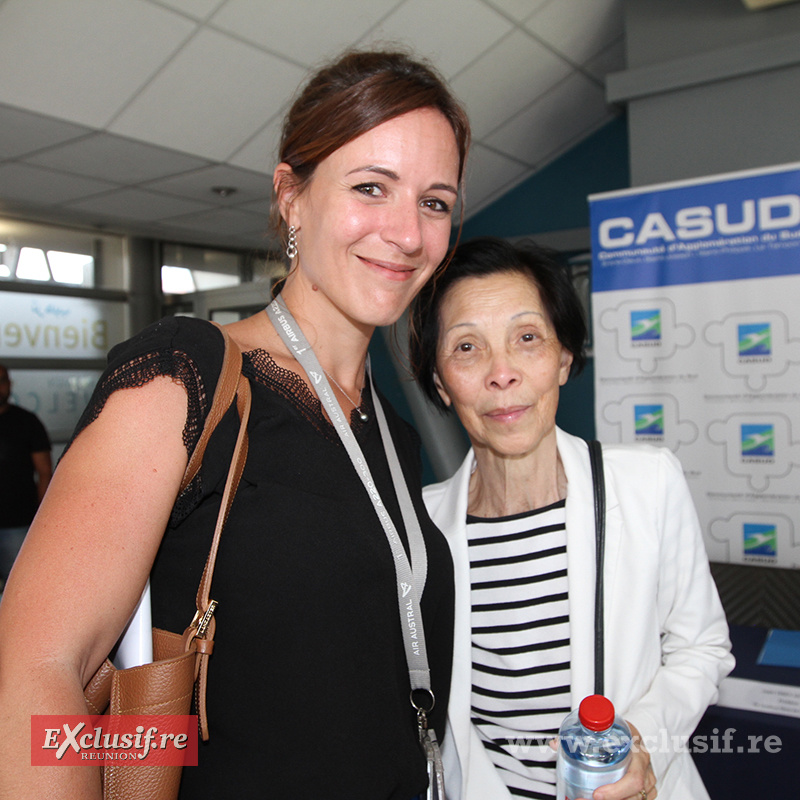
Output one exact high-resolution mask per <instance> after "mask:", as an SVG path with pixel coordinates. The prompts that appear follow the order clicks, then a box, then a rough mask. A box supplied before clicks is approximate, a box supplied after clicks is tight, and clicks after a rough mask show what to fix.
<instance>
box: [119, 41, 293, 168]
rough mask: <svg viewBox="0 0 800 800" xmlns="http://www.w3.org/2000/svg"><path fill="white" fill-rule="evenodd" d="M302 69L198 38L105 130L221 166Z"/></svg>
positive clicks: (255, 52) (232, 45) (245, 47)
mask: <svg viewBox="0 0 800 800" xmlns="http://www.w3.org/2000/svg"><path fill="white" fill-rule="evenodd" d="M303 75H304V70H302V69H300V68H299V67H297V66H294V65H292V64H288V63H286V62H285V61H281V60H280V59H278V58H276V57H275V56H271V55H268V54H267V53H264V52H262V51H261V50H258V49H257V48H255V47H252V46H250V45H247V44H244V43H243V42H240V41H237V40H235V39H232V38H231V37H230V36H226V35H224V34H221V33H217V32H216V31H209V30H204V31H201V32H200V33H199V34H198V35H197V36H196V37H194V38H193V39H192V41H191V42H190V43H189V44H188V45H187V46H186V47H185V48H184V49H183V50H181V52H180V53H179V54H178V55H177V56H176V57H175V58H174V59H173V60H172V61H171V62H170V63H169V64H168V65H167V66H166V67H165V68H164V69H163V70H162V71H161V72H160V73H159V75H158V76H157V77H156V78H155V79H154V80H153V82H152V83H150V85H149V86H147V88H146V89H145V90H144V91H143V92H142V93H141V94H140V95H139V96H138V97H136V98H135V100H134V101H133V102H132V103H131V105H130V106H129V107H128V108H126V109H125V111H123V112H122V114H120V116H119V117H118V118H117V119H116V120H115V121H114V123H113V125H111V127H110V129H111V130H112V131H113V132H115V133H120V134H123V135H125V136H130V137H132V138H134V139H144V140H147V141H151V142H154V143H156V144H160V145H162V146H164V147H171V148H173V149H176V150H182V151H184V152H189V153H194V154H196V155H200V156H205V157H206V158H210V159H212V160H214V161H224V160H225V159H227V157H228V156H230V154H231V153H232V152H234V151H235V150H237V149H238V148H239V147H240V145H241V144H242V143H243V142H245V141H247V139H249V138H250V137H251V136H252V135H253V133H254V132H255V131H257V130H258V129H259V128H260V127H261V126H262V125H263V124H264V122H265V120H266V119H267V118H268V117H269V116H271V115H272V114H273V113H274V112H273V109H276V108H280V107H281V106H282V105H283V104H284V103H285V102H286V99H287V97H289V96H290V95H291V94H292V93H293V92H294V90H295V88H296V87H297V84H298V83H299V81H300V80H301V78H302V77H303Z"/></svg>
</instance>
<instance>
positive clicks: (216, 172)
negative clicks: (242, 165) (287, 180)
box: [147, 164, 272, 205]
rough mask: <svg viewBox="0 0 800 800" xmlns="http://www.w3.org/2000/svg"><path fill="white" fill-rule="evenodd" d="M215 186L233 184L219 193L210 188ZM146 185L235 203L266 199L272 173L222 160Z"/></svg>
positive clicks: (171, 191) (202, 200)
mask: <svg viewBox="0 0 800 800" xmlns="http://www.w3.org/2000/svg"><path fill="white" fill-rule="evenodd" d="M215 186H226V187H233V188H234V189H236V191H235V192H234V193H232V194H230V195H228V196H227V197H223V196H221V195H219V194H215V193H214V192H213V191H212V188H213V187H215ZM147 188H148V189H153V190H155V191H159V192H166V193H167V194H175V195H179V196H180V197H187V198H193V199H195V200H199V201H201V202H205V203H213V204H215V205H232V204H234V203H235V204H237V205H239V204H241V203H246V202H252V201H255V200H259V199H262V200H263V199H264V198H266V199H267V202H269V197H270V195H271V194H272V177H271V176H268V175H264V174H259V173H256V172H250V171H248V170H243V169H235V168H234V167H230V166H227V165H226V164H217V165H215V166H212V167H206V168H205V169H200V170H195V171H193V172H187V173H184V174H182V175H176V176H174V177H172V178H165V179H163V180H157V181H153V182H152V183H149V184H147Z"/></svg>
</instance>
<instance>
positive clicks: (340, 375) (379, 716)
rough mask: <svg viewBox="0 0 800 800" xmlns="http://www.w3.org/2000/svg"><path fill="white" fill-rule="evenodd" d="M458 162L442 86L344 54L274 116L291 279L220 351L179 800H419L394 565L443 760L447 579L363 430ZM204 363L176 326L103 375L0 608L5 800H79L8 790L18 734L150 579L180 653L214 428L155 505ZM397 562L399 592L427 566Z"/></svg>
mask: <svg viewBox="0 0 800 800" xmlns="http://www.w3.org/2000/svg"><path fill="white" fill-rule="evenodd" d="M268 79H269V76H265V80H268ZM468 143H469V124H468V122H467V119H466V116H465V114H464V111H463V110H462V108H461V107H460V105H459V104H458V103H457V102H456V100H455V99H454V98H453V96H452V95H451V93H450V92H449V90H448V89H447V87H446V86H445V84H444V83H443V81H442V80H441V78H440V77H439V76H438V75H437V74H436V73H435V71H434V70H432V69H431V68H430V67H429V66H427V65H425V64H423V63H420V62H418V61H416V60H414V59H412V58H410V57H408V55H406V54H403V53H395V52H355V53H348V54H346V55H344V56H343V57H342V58H340V59H338V60H336V61H335V62H333V63H331V64H329V65H327V66H325V67H324V68H322V69H321V70H319V71H318V72H317V73H316V74H314V75H312V76H311V77H310V79H309V81H308V82H307V84H306V85H305V87H304V88H303V90H302V91H301V92H300V94H299V95H298V97H297V100H296V101H295V103H294V104H293V106H292V108H291V109H290V110H289V113H288V115H287V118H286V121H285V125H284V130H283V138H282V141H281V147H280V164H279V165H278V166H277V168H276V169H275V173H274V186H275V198H274V200H275V202H274V216H275V223H276V225H277V227H278V228H279V231H280V233H281V235H282V236H283V239H284V241H285V242H286V246H287V256H288V258H289V260H290V263H291V270H290V273H289V276H288V278H287V279H286V281H285V284H284V285H283V288H282V291H281V294H280V297H279V298H276V300H275V301H274V302H273V303H270V304H269V306H268V307H267V309H266V311H262V312H260V313H258V314H256V315H254V316H252V317H248V318H247V319H245V320H242V321H240V322H236V323H233V324H232V325H230V326H229V328H228V330H229V334H230V336H231V338H232V339H233V340H234V342H235V343H236V344H237V345H238V346H239V348H240V349H241V351H242V353H243V362H244V366H243V373H244V375H245V377H246V378H247V379H248V381H249V383H250V385H251V391H252V398H253V404H252V410H251V414H250V421H249V425H248V432H249V439H250V448H249V455H248V460H247V464H246V466H245V469H244V475H243V477H242V481H241V485H240V488H239V491H238V493H237V495H236V499H235V501H234V504H233V509H232V512H231V514H230V518H229V522H228V525H227V527H226V530H225V536H224V537H223V539H222V543H221V546H220V551H219V557H218V559H217V566H216V571H215V573H214V589H213V591H214V594H213V597H214V598H215V599H216V600H217V601H218V603H219V607H218V610H217V612H216V615H215V617H214V619H215V620H216V622H217V636H216V647H215V650H214V653H213V655H212V656H211V657H210V666H209V675H208V689H207V692H208V694H207V703H208V718H209V727H210V730H211V738H210V741H209V742H208V744H207V745H204V746H202V747H201V748H200V757H199V766H197V767H192V768H187V769H185V770H184V771H183V780H182V786H181V795H182V796H183V797H187V798H192V799H193V800H194V799H195V798H204V797H214V798H219V797H237V798H243V799H244V798H259V800H260V798H264V797H282V798H284V797H285V798H290V797H297V798H326V799H327V800H334V799H335V798H347V799H348V800H353V799H354V798H363V800H376V798H387V799H388V798H393V800H410V798H412V797H414V796H416V795H417V794H419V793H420V792H422V791H424V789H425V787H426V785H427V769H426V758H425V755H424V753H423V751H422V748H421V747H420V742H419V737H418V731H417V715H416V714H415V711H414V709H413V708H412V707H411V705H410V703H409V692H410V687H411V685H412V684H411V682H410V678H409V664H408V663H407V659H406V655H405V652H406V641H405V639H404V634H405V631H406V628H407V625H406V624H405V619H406V612H405V608H404V609H403V623H402V624H401V617H400V609H399V608H398V592H397V586H398V581H399V578H398V574H399V573H398V572H397V570H396V563H398V562H399V561H400V560H401V556H402V551H403V550H404V543H408V542H411V544H410V545H409V549H411V551H412V556H413V554H414V553H418V552H421V547H424V548H425V549H426V550H427V565H428V567H427V582H426V583H425V589H424V593H422V589H421V586H422V580H419V581H418V584H419V585H418V586H417V587H416V588H415V590H414V592H413V593H412V595H411V596H409V597H408V599H407V601H406V602H411V600H412V599H413V600H414V603H415V611H416V610H421V619H420V616H419V614H417V615H416V616H415V622H416V626H417V627H416V628H415V629H414V633H415V641H414V644H417V643H418V642H419V639H418V638H417V634H418V632H419V631H420V626H421V625H422V623H424V630H425V633H426V634H427V637H426V638H427V643H428V661H429V664H430V675H431V685H432V690H433V693H434V694H435V696H436V699H437V703H436V708H435V709H434V710H433V712H432V714H431V716H430V723H431V724H432V726H433V727H434V728H436V727H438V728H439V737H440V738H441V737H442V735H443V733H444V731H443V728H444V721H445V718H444V711H445V709H446V704H447V695H448V689H449V682H450V666H451V656H452V648H451V643H452V614H453V605H452V602H453V601H452V589H453V587H452V562H451V559H450V555H449V551H448V548H447V544H446V542H445V541H444V539H443V537H442V536H441V534H440V533H439V532H438V531H437V530H436V528H435V527H434V526H433V524H432V523H431V521H430V519H429V517H428V515H427V513H426V511H425V507H424V505H423V502H422V495H421V485H420V484H421V478H420V473H419V468H418V461H419V452H418V440H417V439H416V438H415V436H414V434H413V432H412V431H411V430H410V429H409V428H408V426H407V425H405V423H403V422H402V420H401V419H400V418H399V417H398V416H397V415H396V414H394V413H393V412H392V410H391V409H390V408H388V407H387V408H386V418H387V421H386V422H384V420H383V417H379V416H378V415H377V414H378V410H379V409H378V407H377V396H376V395H374V394H373V393H372V391H371V389H370V383H369V380H368V372H367V369H366V360H367V347H368V345H369V341H370V338H371V336H372V333H373V331H374V329H375V327H376V326H378V325H387V324H391V323H392V322H394V321H395V320H396V319H397V318H398V317H399V316H400V315H401V314H402V313H403V312H404V311H405V309H406V307H407V306H408V304H409V303H410V302H411V300H412V298H413V297H414V295H415V294H416V293H417V291H418V290H419V289H420V288H421V287H422V286H423V285H424V284H425V282H426V281H427V280H428V278H429V277H430V276H431V275H432V274H433V272H434V270H435V268H436V266H437V265H438V264H439V263H440V262H441V261H442V259H443V258H444V257H445V254H446V252H447V249H448V246H449V244H448V243H449V239H450V231H451V222H452V212H453V209H454V208H455V206H456V205H457V200H458V193H459V187H460V184H461V177H462V174H463V169H464V161H465V158H466V153H467V149H468ZM276 314H277V316H276ZM289 320H291V323H289ZM284 322H285V323H286V325H284V324H283V323H284ZM276 323H280V324H276ZM286 326H289V327H291V329H292V332H293V335H295V340H297V339H299V337H300V336H301V334H302V335H303V336H304V339H305V340H307V341H306V343H305V344H304V345H303V346H302V347H299V346H298V347H295V346H293V342H292V340H291V339H290V340H288V341H287V339H286V338H284V335H283V333H284V332H285V327H286ZM222 348H223V343H222V338H221V336H220V334H219V331H217V330H216V328H214V327H213V326H211V325H209V324H208V323H207V322H204V321H202V320H196V319H185V318H184V319H168V320H163V321H162V322H161V323H158V324H156V325H154V326H152V327H150V328H149V329H147V330H146V331H144V332H142V333H141V334H139V335H137V336H136V337H134V338H133V339H131V340H130V341H128V342H126V343H123V344H122V345H121V346H119V347H117V348H116V349H115V350H114V351H112V353H111V355H110V364H109V368H108V370H107V371H106V373H105V375H104V376H103V378H102V379H101V382H100V384H99V387H98V389H97V391H96V393H95V395H94V397H93V399H92V401H91V403H90V407H89V409H88V410H87V412H86V414H85V415H84V418H83V419H82V420H81V422H80V425H79V428H78V432H77V434H76V436H75V438H74V440H73V442H72V443H71V446H70V448H69V450H68V451H67V452H66V454H65V455H64V457H63V459H62V461H61V464H60V465H59V467H58V469H57V470H56V474H55V477H54V479H53V482H52V484H51V487H50V491H49V492H48V495H47V497H46V498H45V501H44V504H43V505H42V508H41V510H40V513H39V516H38V517H37V519H36V521H35V522H34V525H33V527H32V529H31V532H30V535H29V537H28V540H27V541H26V543H25V545H24V547H23V550H22V553H21V555H20V558H19V560H18V561H17V564H16V566H15V568H14V570H13V571H12V574H11V578H10V580H9V583H8V587H7V591H6V594H5V596H4V598H3V602H2V604H1V605H0V708H2V714H0V740H2V742H3V756H2V758H0V795H2V796H3V797H15V798H17V797H18V798H23V797H26V798H34V797H45V796H46V797H49V798H62V797H63V798H70V800H72V798H82V800H91V798H96V797H99V796H100V781H99V773H98V771H97V770H96V769H93V768H91V767H73V768H58V767H50V768H43V767H34V768H31V767H30V766H29V765H30V752H31V751H30V741H29V736H30V717H31V714H32V713H39V714H44V713H50V714H65V713H73V714H74V713H81V712H84V713H85V709H86V706H85V703H84V699H83V694H82V690H83V687H84V685H85V684H86V682H87V680H88V679H89V678H90V677H91V676H92V674H93V673H94V672H95V670H96V669H97V667H98V665H99V664H100V663H101V662H102V660H103V659H104V657H105V656H106V654H107V653H108V652H109V650H110V649H111V647H112V646H113V645H114V643H115V641H116V640H117V637H118V636H119V635H120V632H121V631H122V630H123V627H124V626H125V624H126V621H127V620H128V617H129V615H130V614H131V611H132V610H133V608H134V606H135V605H136V602H137V600H138V598H139V596H140V594H141V592H142V588H143V586H144V584H145V582H146V580H147V578H148V576H149V577H150V581H151V586H152V595H153V623H154V624H155V625H157V626H158V627H162V628H166V629H167V630H172V631H178V632H179V631H181V630H183V629H184V627H185V626H186V625H187V624H188V621H189V620H188V619H187V618H186V617H187V614H188V617H189V619H190V618H191V613H192V611H193V610H194V609H193V607H192V606H193V602H192V601H193V598H194V595H195V592H196V590H197V584H198V582H199V579H200V575H201V573H202V571H203V564H204V561H205V558H206V555H207V553H208V549H209V543H210V540H211V535H212V532H213V522H214V519H215V517H216V513H217V508H218V506H219V497H220V494H221V492H222V487H223V485H224V479H225V471H226V469H227V465H228V461H229V460H230V454H231V452H232V450H233V445H234V440H235V438H236V426H235V425H234V424H233V420H232V419H231V417H230V414H229V415H228V416H227V417H226V419H224V420H223V422H222V424H221V425H220V428H219V429H218V431H217V433H215V435H214V437H213V439H212V441H211V444H210V446H209V449H208V450H207V451H206V456H205V458H204V460H203V465H202V469H201V471H200V475H199V479H198V480H196V481H195V482H193V484H192V485H190V486H189V488H188V489H187V491H186V493H184V495H181V497H180V498H177V497H176V496H177V494H178V488H179V486H180V481H181V476H182V474H183V472H184V469H185V467H186V463H187V456H188V452H189V451H190V450H191V449H192V447H193V446H194V444H195V442H196V441H197V436H198V433H199V431H200V429H201V428H202V426H203V420H204V415H205V414H206V412H207V411H208V407H209V399H210V397H211V396H212V395H213V392H214V387H215V385H216V381H217V376H218V375H219V370H220V364H221V362H222ZM311 351H313V353H314V354H315V359H316V361H315V364H313V365H311V367H310V369H311V371H310V372H309V370H308V369H307V367H306V362H305V361H304V359H308V358H309V354H310V353H311ZM301 354H302V356H303V357H302V358H301ZM323 373H324V375H323ZM311 374H313V376H314V379H313V380H312V379H311V377H310V375H311ZM325 376H327V377H325ZM328 379H329V383H328ZM318 385H321V386H326V387H327V388H326V390H325V392H324V396H325V398H326V399H325V405H323V404H322V402H321V398H319V397H318V396H317V389H316V387H317V386H318ZM321 394H323V393H321ZM331 398H333V402H329V401H330V400H331ZM342 409H343V410H344V411H342ZM231 413H233V412H231ZM332 419H336V420H338V421H339V423H340V424H338V425H337V426H334V425H333V424H332V421H331V420H332ZM387 423H388V424H387ZM381 428H384V431H383V432H382V431H381ZM387 428H388V429H387ZM340 435H341V436H342V439H341V440H340ZM345 439H346V440H347V443H348V446H349V447H356V448H357V449H358V450H359V451H360V453H361V455H360V456H359V458H360V459H361V461H360V462H359V469H358V470H357V469H356V467H355V466H354V464H353V463H352V462H351V459H350V455H349V449H348V448H346V447H345V444H344V440H345ZM389 440H392V441H393V442H394V445H395V448H396V451H397V460H398V462H399V464H400V465H401V467H402V472H403V474H404V476H405V480H407V481H408V484H409V485H408V489H409V493H408V494H409V495H410V499H409V502H408V503H406V502H404V499H403V496H402V495H401V493H400V489H401V486H402V484H403V483H404V480H403V479H402V478H401V479H399V480H395V478H394V477H393V476H394V474H395V470H394V469H393V468H392V467H391V466H390V463H389V461H388V459H387V452H386V450H385V448H386V447H388V443H389ZM353 441H355V445H353ZM364 463H366V464H367V465H368V466H369V470H370V473H371V476H372V482H371V484H370V491H367V490H366V489H365V487H364V485H363V484H362V481H361V476H360V471H361V470H362V468H363V464H364ZM376 490H377V492H379V494H380V499H381V500H382V501H383V504H382V505H380V506H379V505H378V504H377V503H374V502H373V498H374V496H375V494H376ZM398 498H399V499H398ZM409 506H410V508H409ZM376 512H377V513H376ZM387 512H388V517H387V516H386V515H387ZM401 512H402V513H401ZM415 518H416V519H417V521H418V525H417V526H415V525H414V524H413V523H414V519H415ZM384 523H385V525H384ZM392 524H393V527H392ZM165 526H166V533H165ZM387 526H388V527H387ZM390 529H391V530H392V531H394V533H392V537H393V538H391V537H389V536H387V532H388V531H389V530H390ZM412 532H413V533H414V536H413V537H412ZM398 536H399V538H398ZM420 539H422V542H423V544H422V545H420V544H419V541H420ZM414 542H417V545H416V546H417V550H415V549H414ZM395 546H398V547H399V550H400V553H399V554H398V552H397V550H396V547H395ZM411 560H412V564H411V565H410V569H411V570H413V571H414V578H415V581H416V580H417V579H418V578H419V574H420V563H422V562H423V561H424V559H422V558H421V557H420V558H412V559H411ZM418 594H421V595H422V596H421V598H419V599H420V604H419V605H416V603H417V600H418V597H417V595H418ZM417 679H418V676H416V675H415V680H417ZM419 702H420V703H422V702H423V698H419ZM4 792H5V794H4Z"/></svg>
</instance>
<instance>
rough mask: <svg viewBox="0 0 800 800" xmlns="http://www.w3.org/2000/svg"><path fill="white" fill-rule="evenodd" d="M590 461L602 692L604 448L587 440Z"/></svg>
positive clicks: (597, 676) (597, 682) (597, 684)
mask: <svg viewBox="0 0 800 800" xmlns="http://www.w3.org/2000/svg"><path fill="white" fill-rule="evenodd" d="M588 444H589V461H590V462H591V465H592V487H593V489H594V492H593V494H594V531H595V553H596V560H597V569H596V574H595V584H594V693H595V694H603V692H604V683H605V681H604V652H603V651H604V646H603V640H604V636H603V558H604V555H605V544H606V487H605V480H604V476H603V448H602V447H601V445H600V442H598V441H597V440H594V439H593V440H592V441H590V442H589V443H588Z"/></svg>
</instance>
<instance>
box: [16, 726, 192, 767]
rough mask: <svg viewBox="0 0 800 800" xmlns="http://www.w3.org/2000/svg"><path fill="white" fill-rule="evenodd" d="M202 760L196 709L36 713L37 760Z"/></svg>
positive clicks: (186, 763)
mask: <svg viewBox="0 0 800 800" xmlns="http://www.w3.org/2000/svg"><path fill="white" fill-rule="evenodd" d="M98 762H100V763H104V762H115V763H120V764H125V765H126V766H148V767H172V766H175V767H190V766H197V716H196V715H191V714H187V715H175V716H172V715H141V714H131V715H124V716H99V715H88V714H84V715H80V714H35V715H33V716H31V766H34V767H46V766H80V765H84V766H85V765H91V764H94V765H96V764H97V763H98Z"/></svg>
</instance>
